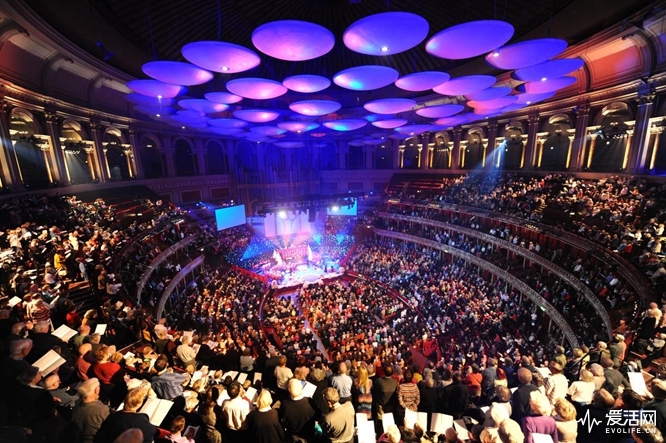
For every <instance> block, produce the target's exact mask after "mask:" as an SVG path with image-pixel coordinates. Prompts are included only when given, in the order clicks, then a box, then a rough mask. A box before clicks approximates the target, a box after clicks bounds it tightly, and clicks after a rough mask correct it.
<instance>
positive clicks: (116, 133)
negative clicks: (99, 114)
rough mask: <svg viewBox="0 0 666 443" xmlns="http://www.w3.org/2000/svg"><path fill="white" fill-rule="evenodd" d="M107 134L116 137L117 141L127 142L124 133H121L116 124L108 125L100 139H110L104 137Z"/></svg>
mask: <svg viewBox="0 0 666 443" xmlns="http://www.w3.org/2000/svg"><path fill="white" fill-rule="evenodd" d="M107 135H110V136H113V137H116V138H118V142H119V143H127V139H126V138H125V134H123V131H122V130H121V129H120V128H119V127H117V126H113V125H111V126H108V127H107V128H106V129H105V130H104V134H103V135H102V140H104V141H110V140H107V139H106V137H107Z"/></svg>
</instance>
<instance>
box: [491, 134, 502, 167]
mask: <svg viewBox="0 0 666 443" xmlns="http://www.w3.org/2000/svg"><path fill="white" fill-rule="evenodd" d="M504 141H506V137H495V143H494V146H495V147H494V148H493V152H495V157H494V158H493V157H491V159H492V163H493V164H492V165H491V168H499V167H501V166H502V158H503V157H504V156H505V155H506V149H507V148H506V147H504V148H503V147H502V143H503V142H504ZM488 146H490V141H489V142H488Z"/></svg>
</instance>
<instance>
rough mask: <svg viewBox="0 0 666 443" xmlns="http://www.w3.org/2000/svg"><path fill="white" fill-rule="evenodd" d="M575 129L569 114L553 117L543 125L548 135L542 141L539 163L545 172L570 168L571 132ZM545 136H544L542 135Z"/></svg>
mask: <svg viewBox="0 0 666 443" xmlns="http://www.w3.org/2000/svg"><path fill="white" fill-rule="evenodd" d="M573 128H574V125H573V121H572V119H571V118H570V117H569V116H568V115H567V114H555V115H552V116H551V117H550V118H549V119H548V120H547V121H546V122H544V125H543V131H542V132H545V133H547V134H548V135H547V136H545V137H546V140H543V138H542V139H541V141H542V142H543V146H542V148H541V157H540V160H539V162H538V164H539V165H540V168H541V169H543V170H544V171H561V170H564V169H567V168H568V167H569V162H570V161H571V149H572V147H571V140H570V139H569V133H570V130H572V129H573ZM542 135H543V134H542Z"/></svg>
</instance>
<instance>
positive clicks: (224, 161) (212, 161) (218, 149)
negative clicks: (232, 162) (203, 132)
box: [205, 139, 229, 175]
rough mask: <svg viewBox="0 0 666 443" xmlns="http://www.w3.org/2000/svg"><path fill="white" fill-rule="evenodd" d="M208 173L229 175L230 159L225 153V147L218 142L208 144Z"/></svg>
mask: <svg viewBox="0 0 666 443" xmlns="http://www.w3.org/2000/svg"><path fill="white" fill-rule="evenodd" d="M205 147H206V154H205V156H206V158H205V160H206V162H205V163H206V171H207V172H208V174H211V175H216V174H228V173H229V164H228V158H227V155H226V153H225V151H224V147H223V146H222V144H221V143H220V142H219V141H218V140H215V139H213V140H208V142H206V145H205Z"/></svg>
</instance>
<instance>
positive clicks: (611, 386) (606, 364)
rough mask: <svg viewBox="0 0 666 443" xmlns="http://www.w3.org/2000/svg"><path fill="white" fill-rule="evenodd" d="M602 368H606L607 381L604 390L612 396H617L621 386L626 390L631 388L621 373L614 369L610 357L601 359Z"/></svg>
mask: <svg viewBox="0 0 666 443" xmlns="http://www.w3.org/2000/svg"><path fill="white" fill-rule="evenodd" d="M601 367H602V368H604V377H605V378H606V381H605V382H604V384H603V385H601V387H602V388H604V389H605V390H607V391H608V392H610V393H611V394H612V395H615V393H616V392H617V390H618V388H619V387H620V385H622V386H624V387H625V388H628V387H630V385H629V382H628V381H627V379H626V378H625V377H624V375H622V373H621V372H620V371H618V370H617V369H614V368H613V360H611V358H610V357H604V358H602V359H601Z"/></svg>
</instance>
